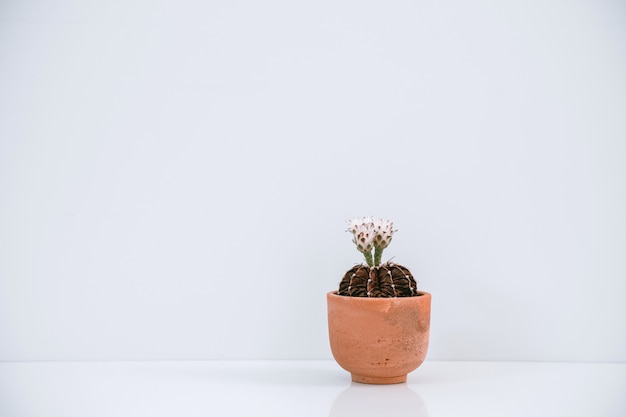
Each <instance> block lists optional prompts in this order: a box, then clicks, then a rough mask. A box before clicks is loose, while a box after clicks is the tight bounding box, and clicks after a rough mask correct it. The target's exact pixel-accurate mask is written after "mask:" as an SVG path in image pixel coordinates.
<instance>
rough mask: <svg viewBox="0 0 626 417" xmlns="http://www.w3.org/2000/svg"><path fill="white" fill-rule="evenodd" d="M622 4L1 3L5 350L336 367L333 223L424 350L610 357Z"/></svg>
mask: <svg viewBox="0 0 626 417" xmlns="http://www.w3.org/2000/svg"><path fill="white" fill-rule="evenodd" d="M625 74H626V7H625V6H624V4H623V3H621V2H618V1H614V2H609V1H586V2H585V1H574V2H572V1H550V2H545V1H530V2H500V1H475V2H463V1H458V2H446V3H444V2H435V1H432V2H430V1H429V2H426V1H421V2H420V1H404V2H402V1H387V2H374V1H369V2H363V1H353V2H348V1H314V2H292V1H286V0H285V1H269V2H226V1H223V2H217V1H199V0H198V1H191V0H189V1H182V2H158V3H157V2H152V1H147V0H146V1H141V0H131V1H119V2H105V1H101V2H97V1H78V0H75V1H72V0H59V1H56V2H47V1H5V2H2V4H0V360H45V359H220V358H232V359H238V358H248V359H253V358H259V359H264V358H330V351H329V348H328V342H327V334H326V321H325V320H326V316H325V314H326V310H325V309H326V304H325V303H326V301H325V293H326V292H327V291H331V290H333V289H336V287H337V285H338V282H339V280H340V278H341V276H342V274H343V272H344V271H345V270H347V269H348V268H350V267H351V266H352V265H353V264H354V263H356V262H359V261H360V257H359V254H358V253H357V252H356V250H354V249H353V247H352V243H351V242H350V236H349V234H347V233H345V232H344V230H345V227H346V225H345V223H344V221H345V220H346V219H347V218H349V217H352V216H358V215H369V214H372V215H375V216H381V217H386V218H390V219H392V220H394V222H395V225H396V227H397V228H398V229H399V231H398V233H397V235H396V237H395V238H394V242H393V243H392V245H391V246H390V248H389V249H388V250H387V252H386V255H388V256H394V257H395V258H394V260H395V261H396V262H398V263H402V264H405V265H406V266H408V267H410V268H411V269H412V270H413V272H414V274H415V275H416V277H417V278H418V280H419V283H420V286H421V287H422V289H424V290H427V291H429V292H431V293H432V294H433V315H432V335H431V336H432V339H431V340H432V342H431V349H430V353H429V358H430V359H476V360H484V359H493V360H506V359H510V360H567V361H570V360H571V361H626V332H625V331H624V329H625V326H624V318H625V317H626V303H625V302H624V296H625V295H626V256H625V255H626V216H625V215H624V213H626V187H625V184H624V181H625V180H626V168H625V167H624V157H625V156H626V76H625Z"/></svg>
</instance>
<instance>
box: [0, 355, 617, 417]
mask: <svg viewBox="0 0 626 417" xmlns="http://www.w3.org/2000/svg"><path fill="white" fill-rule="evenodd" d="M0 415H2V416H11V417H31V416H32V417H35V416H37V417H39V416H42V417H43V416H63V417H72V416H77V417H78V416H80V417H87V416H89V417H98V416H133V417H138V416H147V417H159V416H186V417H191V416H202V417H209V416H220V417H221V416H258V415H261V416H272V417H278V416H290V417H296V416H298V417H300V416H333V417H339V416H350V417H355V416H356V417H368V416H385V417H387V416H388V417H402V416H413V417H420V416H430V417H438V416H455V417H456V416H481V417H485V416H497V417H503V416H507V417H511V416H524V417H528V416H533V417H539V416H568V417H572V416H585V417H590V416H594V417H600V416H615V417H623V416H626V364H624V363H622V364H586V363H582V364H581V363H577V364H574V363H537V362H434V361H426V362H425V363H424V364H423V365H422V366H421V367H420V368H419V369H417V370H416V371H414V372H412V373H411V374H409V377H408V380H407V382H406V383H404V384H398V385H388V386H374V385H363V384H357V383H351V381H350V376H349V374H348V373H347V372H345V371H344V370H342V369H341V368H339V366H338V365H337V364H336V363H335V362H333V361H230V362H229V361H224V362H217V361H198V362H4V363H0Z"/></svg>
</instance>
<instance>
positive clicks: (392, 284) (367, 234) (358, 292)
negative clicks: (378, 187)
mask: <svg viewBox="0 0 626 417" xmlns="http://www.w3.org/2000/svg"><path fill="white" fill-rule="evenodd" d="M348 224H349V227H348V230H347V231H348V232H351V233H352V236H353V239H352V242H353V243H354V244H355V245H356V248H357V250H358V251H359V252H361V253H362V254H363V256H364V258H365V262H366V263H367V264H359V265H355V266H354V267H352V268H351V269H350V270H348V271H347V272H346V273H345V275H344V277H343V279H342V280H341V283H340V284H339V291H338V292H337V294H339V295H346V296H351V297H411V296H414V295H417V283H416V282H415V279H414V278H413V274H411V271H409V270H408V268H406V267H404V266H402V265H398V264H395V263H392V262H385V263H381V262H382V255H383V250H384V249H386V248H387V246H389V243H391V238H392V236H393V234H394V232H396V230H393V222H391V221H389V220H383V219H374V218H372V217H361V218H354V219H350V220H348ZM372 250H373V251H374V254H373V255H372Z"/></svg>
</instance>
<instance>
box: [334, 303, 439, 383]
mask: <svg viewBox="0 0 626 417" xmlns="http://www.w3.org/2000/svg"><path fill="white" fill-rule="evenodd" d="M418 294H419V295H417V296H415V297H398V298H367V297H348V296H342V295H337V292H336V291H333V292H329V293H328V294H327V296H326V299H327V301H328V334H329V338H330V348H331V350H332V353H333V356H334V358H335V360H336V361H337V363H338V364H339V366H341V367H342V368H343V369H345V370H346V371H348V372H350V373H351V374H352V380H353V381H355V382H363V383H366V384H397V383H400V382H405V381H406V376H407V374H408V373H409V372H411V371H414V370H415V369H417V367H418V366H420V365H421V364H422V362H424V359H425V358H426V351H427V350H428V339H429V336H430V298H431V297H430V294H429V293H427V292H423V291H419V292H418Z"/></svg>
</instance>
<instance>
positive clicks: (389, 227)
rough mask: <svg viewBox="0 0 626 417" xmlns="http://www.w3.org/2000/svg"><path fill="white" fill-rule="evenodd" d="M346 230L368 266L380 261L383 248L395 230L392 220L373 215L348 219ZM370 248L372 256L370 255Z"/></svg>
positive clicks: (389, 241)
mask: <svg viewBox="0 0 626 417" xmlns="http://www.w3.org/2000/svg"><path fill="white" fill-rule="evenodd" d="M347 231H348V232H351V233H352V236H353V239H352V242H354V244H355V245H356V248H357V250H358V251H359V252H361V253H363V255H364V256H365V260H366V261H367V264H368V265H369V266H378V265H380V263H381V259H382V254H383V249H385V248H386V247H387V246H389V243H391V238H392V236H393V234H394V232H396V230H393V222H391V221H389V220H384V219H375V218H373V217H355V218H353V219H350V220H348V230H347ZM372 249H373V250H374V257H372Z"/></svg>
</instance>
